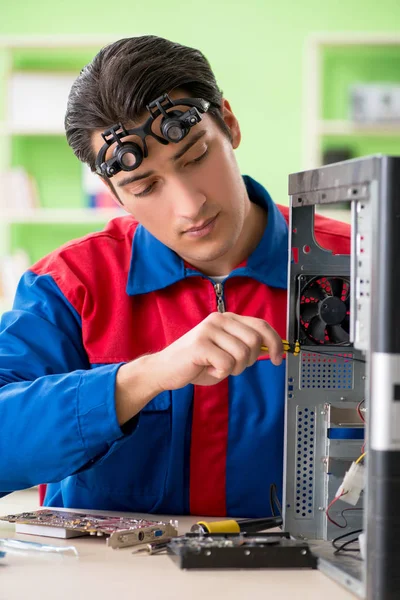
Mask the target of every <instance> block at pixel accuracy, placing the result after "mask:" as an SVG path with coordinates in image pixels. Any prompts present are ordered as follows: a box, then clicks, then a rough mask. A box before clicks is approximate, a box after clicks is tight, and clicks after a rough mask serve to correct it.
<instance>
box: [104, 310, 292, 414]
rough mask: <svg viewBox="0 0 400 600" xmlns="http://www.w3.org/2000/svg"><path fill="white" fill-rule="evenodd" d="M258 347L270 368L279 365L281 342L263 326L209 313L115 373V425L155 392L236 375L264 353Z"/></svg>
mask: <svg viewBox="0 0 400 600" xmlns="http://www.w3.org/2000/svg"><path fill="white" fill-rule="evenodd" d="M261 346H268V349H269V354H270V357H271V361H272V362H273V363H274V364H275V365H279V364H281V362H282V353H283V346H282V340H281V338H280V337H279V335H278V334H277V333H276V331H275V330H274V329H272V327H271V326H270V325H268V323H266V322H265V321H263V320H262V319H257V318H255V317H243V316H240V315H235V314H234V313H217V312H215V313H212V314H211V315H209V316H208V317H207V318H206V319H204V321H202V322H201V323H199V324H198V325H197V326H196V327H194V328H193V329H192V330H190V331H189V332H188V333H186V334H185V335H183V336H182V337H180V338H179V339H177V340H176V341H175V342H173V343H172V344H171V345H170V346H167V347H166V348H164V350H161V352H157V353H155V354H150V355H144V356H141V357H140V358H138V359H136V360H133V361H132V362H130V363H127V364H125V365H122V367H120V368H119V370H118V373H117V377H116V387H115V405H116V411H117V418H118V422H119V424H120V425H122V424H123V423H126V421H128V420H129V419H131V418H132V417H133V416H134V415H136V414H137V413H138V412H139V411H140V410H141V409H142V408H143V406H145V405H146V404H147V403H148V402H150V400H152V398H154V397H155V396H157V394H159V393H160V392H163V391H165V390H177V389H180V388H182V387H184V386H185V385H187V384H188V383H193V384H195V385H213V384H215V383H218V382H219V381H222V379H225V377H227V376H228V375H239V374H240V373H242V371H244V370H245V369H246V367H249V366H250V365H252V364H254V363H255V361H256V360H257V358H258V356H260V355H261V354H263V352H262V351H261ZM264 354H265V352H264Z"/></svg>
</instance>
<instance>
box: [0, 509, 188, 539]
mask: <svg viewBox="0 0 400 600" xmlns="http://www.w3.org/2000/svg"><path fill="white" fill-rule="evenodd" d="M0 521H8V522H9V523H15V524H16V526H22V525H23V526H25V528H24V531H22V529H20V530H19V532H20V533H34V534H37V535H40V530H42V532H43V533H42V535H50V536H51V528H56V529H57V528H60V529H63V530H65V531H67V532H74V533H76V534H78V535H79V534H82V535H84V534H88V535H96V536H103V535H104V536H108V537H107V544H108V545H109V546H110V547H111V548H123V547H124V546H134V545H136V544H143V543H148V542H154V541H156V540H157V541H162V540H166V539H169V538H171V537H174V536H177V535H178V531H177V529H176V522H174V523H166V522H164V521H150V520H147V519H134V518H131V517H124V516H117V515H116V516H109V515H101V514H91V513H86V512H69V511H64V510H62V511H61V510H52V509H41V510H36V511H31V512H23V513H19V514H16V515H6V516H4V517H0ZM26 526H28V529H27V527H26ZM29 526H32V530H31V531H29ZM38 528H40V529H38ZM49 528H50V529H49ZM44 532H46V533H44Z"/></svg>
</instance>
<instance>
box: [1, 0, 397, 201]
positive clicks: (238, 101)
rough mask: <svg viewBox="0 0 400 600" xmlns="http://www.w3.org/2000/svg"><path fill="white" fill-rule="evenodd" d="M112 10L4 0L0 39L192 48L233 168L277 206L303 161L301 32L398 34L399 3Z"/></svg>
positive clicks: (158, 1) (140, 5)
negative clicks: (155, 40)
mask: <svg viewBox="0 0 400 600" xmlns="http://www.w3.org/2000/svg"><path fill="white" fill-rule="evenodd" d="M3 1H4V0H3ZM118 6H119V7H120V9H118V7H116V5H112V4H110V2H109V0H107V1H105V0H98V1H96V2H95V1H94V0H86V1H85V2H82V1H81V0H79V1H78V0H69V2H68V3H54V2H53V1H51V2H50V1H49V0H42V2H40V3H34V2H27V1H26V0H13V2H9V3H7V8H6V13H5V14H3V17H2V19H1V22H0V35H1V34H7V35H23V34H47V35H49V34H51V35H56V34H95V35H99V36H101V35H114V34H115V35H116V36H118V37H119V36H121V37H122V36H125V35H142V34H147V33H153V34H156V35H160V36H164V37H168V38H170V39H173V40H176V41H178V42H180V43H183V44H187V45H193V46H196V47H199V48H200V49H201V50H202V51H203V52H204V53H205V54H206V56H207V57H208V59H209V60H210V62H211V64H212V66H213V68H214V71H215V73H216V75H217V79H218V81H219V84H220V86H221V87H222V89H223V90H224V92H225V96H226V97H227V98H228V99H229V100H230V101H231V104H232V107H233V110H234V111H235V112H236V114H237V116H238V118H239V121H240V123H241V127H242V134H243V139H242V144H241V147H240V148H239V150H238V151H237V156H238V160H239V163H240V166H241V169H242V172H243V173H248V174H251V175H252V176H254V177H256V178H258V179H259V180H260V181H261V182H262V183H263V184H264V185H265V186H266V187H267V188H268V189H269V191H270V193H271V194H272V196H273V198H274V199H275V200H276V201H277V202H281V203H286V202H287V175H288V173H289V172H293V171H298V170H301V168H302V167H303V165H302V156H301V142H302V140H301V132H302V123H301V114H302V106H301V102H302V93H303V77H302V69H303V47H304V41H305V39H306V37H307V36H308V35H309V34H310V33H312V32H337V31H343V32H346V31H358V32H363V31H368V32H380V31H382V32H393V31H394V32H396V31H398V32H399V37H400V2H399V0H381V1H380V2H379V3H377V2H376V1H373V0H353V1H351V0H335V2H333V1H331V2H329V1H328V2H325V3H323V2H321V0H304V1H303V2H296V1H295V0H280V1H279V2H276V0H275V1H271V0H247V1H246V2H243V1H240V2H239V1H238V0H229V1H228V0H225V1H224V2H218V0H203V1H202V2H193V1H190V0H188V1H187V2H184V3H183V2H182V1H181V0H179V1H178V0H168V1H166V0H152V2H148V3H144V2H135V1H132V2H129V3H128V4H125V5H124V4H121V5H118ZM22 16H23V18H21V17H22ZM21 151H22V150H21ZM62 175H63V174H62V173H59V180H60V185H61V181H62ZM51 186H52V187H51V190H53V189H54V182H51Z"/></svg>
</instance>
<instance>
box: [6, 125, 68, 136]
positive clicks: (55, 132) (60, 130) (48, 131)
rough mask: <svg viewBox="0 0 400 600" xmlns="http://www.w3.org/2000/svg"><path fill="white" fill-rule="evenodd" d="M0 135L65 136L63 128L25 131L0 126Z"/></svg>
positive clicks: (24, 129)
mask: <svg viewBox="0 0 400 600" xmlns="http://www.w3.org/2000/svg"><path fill="white" fill-rule="evenodd" d="M0 135H10V136H12V135H21V136H35V135H36V136H38V135H62V136H65V129H64V127H49V128H48V129H45V128H43V127H41V128H40V129H39V128H37V129H27V128H24V127H7V126H6V125H2V124H0Z"/></svg>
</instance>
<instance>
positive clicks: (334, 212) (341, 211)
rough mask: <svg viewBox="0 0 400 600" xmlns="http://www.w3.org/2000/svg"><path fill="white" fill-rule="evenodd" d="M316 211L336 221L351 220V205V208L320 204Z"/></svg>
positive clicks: (346, 221) (347, 221) (345, 221)
mask: <svg viewBox="0 0 400 600" xmlns="http://www.w3.org/2000/svg"><path fill="white" fill-rule="evenodd" d="M315 212H316V213H317V214H319V215H321V216H323V217H327V218H328V219H334V220H335V221H343V222H344V223H350V222H351V207H350V203H349V208H347V209H346V208H332V206H329V205H324V206H322V205H321V204H319V205H318V206H316V207H315Z"/></svg>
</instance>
